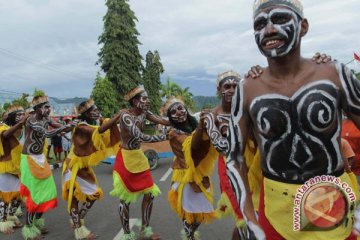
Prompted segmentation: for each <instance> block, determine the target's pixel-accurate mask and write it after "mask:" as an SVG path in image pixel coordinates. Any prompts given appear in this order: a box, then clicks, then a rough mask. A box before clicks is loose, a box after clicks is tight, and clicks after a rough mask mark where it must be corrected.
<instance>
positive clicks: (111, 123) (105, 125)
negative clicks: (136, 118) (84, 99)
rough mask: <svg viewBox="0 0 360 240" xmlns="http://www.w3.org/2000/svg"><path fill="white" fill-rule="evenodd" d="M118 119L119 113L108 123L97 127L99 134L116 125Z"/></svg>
mask: <svg viewBox="0 0 360 240" xmlns="http://www.w3.org/2000/svg"><path fill="white" fill-rule="evenodd" d="M119 119H120V113H119V114H116V115H115V116H114V117H112V118H111V119H110V120H109V121H106V122H104V123H103V124H101V126H100V127H99V133H103V132H105V131H106V130H108V129H110V128H111V127H112V126H113V125H114V124H117V123H118V122H119Z"/></svg>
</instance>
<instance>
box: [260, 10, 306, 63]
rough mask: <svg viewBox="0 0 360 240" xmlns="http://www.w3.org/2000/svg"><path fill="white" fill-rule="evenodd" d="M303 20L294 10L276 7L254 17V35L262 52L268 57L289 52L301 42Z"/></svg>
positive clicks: (279, 55)
mask: <svg viewBox="0 0 360 240" xmlns="http://www.w3.org/2000/svg"><path fill="white" fill-rule="evenodd" d="M300 29H301V21H300V19H299V17H298V16H297V15H296V13H294V12H293V11H291V10H289V9H286V8H274V9H272V10H270V12H269V13H266V12H261V13H260V14H258V15H257V16H256V17H255V19H254V30H255V32H254V35H255V41H256V44H257V45H258V47H259V50H260V52H261V53H262V54H263V55H264V56H266V57H281V56H284V55H286V54H288V53H289V52H290V51H291V49H293V48H294V46H295V45H296V44H297V43H298V42H299V39H300Z"/></svg>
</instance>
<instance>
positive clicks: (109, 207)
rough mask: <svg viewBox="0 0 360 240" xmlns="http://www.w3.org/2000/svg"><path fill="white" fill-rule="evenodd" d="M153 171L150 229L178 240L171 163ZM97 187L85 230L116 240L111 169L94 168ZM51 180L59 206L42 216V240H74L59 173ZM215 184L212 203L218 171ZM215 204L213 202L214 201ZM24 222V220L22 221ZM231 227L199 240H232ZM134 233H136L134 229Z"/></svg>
mask: <svg viewBox="0 0 360 240" xmlns="http://www.w3.org/2000/svg"><path fill="white" fill-rule="evenodd" d="M159 161H160V162H159V164H158V166H157V168H156V169H155V170H153V171H152V173H153V177H154V181H155V182H156V183H157V184H158V186H159V188H160V189H161V191H162V194H161V195H160V196H159V197H157V198H156V199H155V201H154V207H153V214H152V217H151V226H152V227H153V230H154V232H156V233H159V234H160V235H161V237H162V239H163V240H180V239H181V238H180V231H181V230H182V225H181V221H180V220H179V219H178V217H177V215H176V214H175V213H174V212H173V211H172V210H171V209H170V207H169V204H168V201H167V191H168V189H169V187H170V178H171V174H169V173H170V171H169V167H170V164H171V159H160V160H159ZM95 172H96V174H97V177H98V181H99V183H100V186H101V187H102V188H103V191H104V195H105V197H104V199H102V200H100V201H98V202H96V203H95V205H94V206H93V208H92V209H91V210H90V212H89V213H88V215H87V217H86V218H85V223H86V226H87V227H88V228H89V229H90V230H91V231H94V232H95V233H96V234H98V235H99V238H98V239H102V240H119V239H120V236H121V234H122V230H121V224H120V220H119V216H118V213H117V207H118V199H116V198H114V197H111V196H110V195H109V194H108V193H109V192H110V191H111V188H112V167H111V166H110V165H106V164H100V165H99V166H98V167H96V168H95ZM53 174H54V178H55V181H56V183H57V189H58V193H59V205H58V207H57V208H56V209H54V210H52V211H50V212H48V213H46V214H45V219H46V226H47V228H48V229H49V230H50V232H49V234H48V235H46V237H45V239H49V240H68V239H75V238H74V232H73V230H72V229H71V228H70V224H69V217H68V215H67V213H66V202H65V201H63V200H62V199H61V198H60V192H61V186H60V181H61V179H60V178H61V177H60V169H55V170H53ZM212 180H213V184H214V192H215V200H217V199H219V187H218V186H219V185H218V179H217V169H216V170H215V174H214V176H213V177H212ZM215 202H216V201H215ZM140 204H141V201H138V202H137V203H135V204H132V205H130V218H131V219H133V220H131V223H133V222H134V220H135V219H140V218H141V211H140ZM22 220H24V218H22ZM233 226H234V223H233V221H232V219H230V218H226V219H223V220H221V221H214V222H213V223H211V224H208V225H202V226H200V228H199V230H200V232H201V239H202V240H217V239H219V240H226V239H231V232H232V229H233ZM133 230H134V231H136V232H138V228H137V227H136V226H134V227H133ZM0 239H2V240H18V239H19V240H20V239H22V237H21V230H20V229H17V230H16V232H15V233H14V234H12V235H10V236H6V235H3V234H1V233H0Z"/></svg>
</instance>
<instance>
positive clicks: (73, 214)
mask: <svg viewBox="0 0 360 240" xmlns="http://www.w3.org/2000/svg"><path fill="white" fill-rule="evenodd" d="M70 217H71V220H72V221H73V224H74V227H75V228H79V227H81V223H80V218H79V211H78V210H77V207H73V208H71V209H70Z"/></svg>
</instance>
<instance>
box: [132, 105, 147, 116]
mask: <svg viewBox="0 0 360 240" xmlns="http://www.w3.org/2000/svg"><path fill="white" fill-rule="evenodd" d="M130 111H131V112H132V113H133V114H134V115H136V116H139V115H140V114H142V113H143V112H144V111H143V110H142V109H141V108H138V107H132V108H131V109H130Z"/></svg>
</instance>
